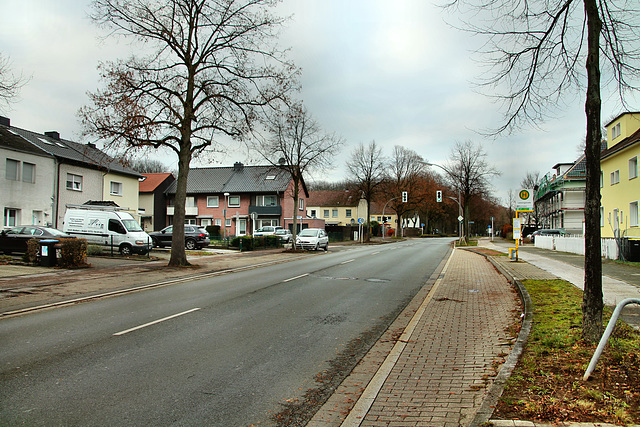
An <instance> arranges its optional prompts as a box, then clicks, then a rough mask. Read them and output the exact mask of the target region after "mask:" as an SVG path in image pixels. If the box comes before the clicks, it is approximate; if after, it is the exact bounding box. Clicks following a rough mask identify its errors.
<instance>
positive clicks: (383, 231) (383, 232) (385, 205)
mask: <svg viewBox="0 0 640 427" xmlns="http://www.w3.org/2000/svg"><path fill="white" fill-rule="evenodd" d="M399 198H400V197H394V198H393V199H389V201H388V202H387V203H385V204H384V207H383V208H382V217H383V218H384V210H385V209H387V205H388V204H389V203H390V202H391V201H392V200H395V199H399ZM385 232H386V230H385V229H384V221H382V240H384V235H385Z"/></svg>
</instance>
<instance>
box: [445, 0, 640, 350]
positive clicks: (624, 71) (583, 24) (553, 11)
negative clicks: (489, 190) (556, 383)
mask: <svg viewBox="0 0 640 427" xmlns="http://www.w3.org/2000/svg"><path fill="white" fill-rule="evenodd" d="M455 6H457V7H458V10H459V11H467V10H468V11H470V12H471V14H479V15H472V16H474V19H475V18H476V17H477V20H476V21H477V22H478V24H471V23H467V24H466V26H467V29H469V30H471V31H473V32H475V33H477V34H481V35H484V36H486V41H487V42H486V45H485V49H483V51H482V52H481V53H482V54H483V55H484V57H485V58H486V59H487V64H488V65H489V66H490V67H492V71H493V72H492V73H489V74H486V73H485V74H484V75H489V76H490V77H489V79H488V80H486V81H484V83H485V84H487V85H488V86H489V87H490V89H491V93H492V95H491V96H497V97H498V98H499V99H501V100H502V101H504V107H505V121H504V125H503V126H501V127H500V128H499V129H497V130H496V132H502V131H511V130H514V129H517V128H518V127H519V126H520V125H521V124H533V125H535V126H537V125H538V123H539V122H540V121H541V120H544V119H545V118H546V117H547V116H548V113H550V112H554V111H557V110H560V109H561V106H562V103H563V102H562V101H563V100H564V99H566V98H563V97H565V96H567V95H572V94H573V93H575V92H576V91H583V90H585V89H586V90H585V94H586V101H585V112H586V144H585V157H586V180H587V182H586V200H585V247H586V249H585V268H584V270H585V284H584V294H583V302H582V313H583V316H582V320H583V321H582V336H583V338H584V339H586V340H589V341H593V342H595V341H597V340H599V338H600V335H601V334H602V310H603V301H602V260H601V258H600V186H599V180H600V144H601V141H602V130H601V129H602V128H601V125H602V120H601V103H602V101H601V73H602V69H604V70H605V72H606V75H607V76H609V77H608V80H607V83H615V84H616V87H617V91H618V94H619V96H620V99H621V100H622V103H623V105H626V104H625V101H624V100H625V95H626V94H627V93H628V92H629V91H637V89H638V86H637V82H638V77H639V76H640V65H639V64H640V50H638V49H637V41H638V39H640V9H639V8H638V3H637V2H636V1H631V0H582V1H578V0H519V1H502V0H452V2H451V3H450V4H449V7H455ZM467 6H470V9H467ZM482 18H487V19H482ZM480 22H482V23H480ZM601 55H602V59H601ZM505 88H506V91H505V92H501V89H505ZM496 94H497V95H496Z"/></svg>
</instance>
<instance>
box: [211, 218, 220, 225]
mask: <svg viewBox="0 0 640 427" xmlns="http://www.w3.org/2000/svg"><path fill="white" fill-rule="evenodd" d="M213 224H214V225H217V226H218V227H222V219H221V218H216V219H214V220H213Z"/></svg>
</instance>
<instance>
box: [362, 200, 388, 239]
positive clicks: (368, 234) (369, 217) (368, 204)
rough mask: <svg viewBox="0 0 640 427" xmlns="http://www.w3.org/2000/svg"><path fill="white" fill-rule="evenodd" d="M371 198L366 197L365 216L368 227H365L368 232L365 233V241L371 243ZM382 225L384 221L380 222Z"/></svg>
mask: <svg viewBox="0 0 640 427" xmlns="http://www.w3.org/2000/svg"><path fill="white" fill-rule="evenodd" d="M370 212H371V197H367V216H366V219H367V221H366V224H369V226H368V227H367V229H368V232H367V238H366V241H367V242H370V241H371V213H370ZM382 222H383V223H384V221H382Z"/></svg>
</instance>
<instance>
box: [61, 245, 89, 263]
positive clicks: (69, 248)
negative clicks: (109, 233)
mask: <svg viewBox="0 0 640 427" xmlns="http://www.w3.org/2000/svg"><path fill="white" fill-rule="evenodd" d="M60 246H61V252H62V257H61V258H60V266H61V267H63V268H78V267H85V266H87V265H88V264H87V241H86V240H85V239H60Z"/></svg>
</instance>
